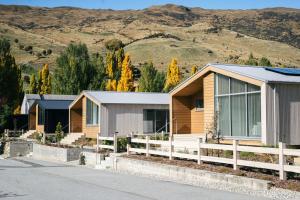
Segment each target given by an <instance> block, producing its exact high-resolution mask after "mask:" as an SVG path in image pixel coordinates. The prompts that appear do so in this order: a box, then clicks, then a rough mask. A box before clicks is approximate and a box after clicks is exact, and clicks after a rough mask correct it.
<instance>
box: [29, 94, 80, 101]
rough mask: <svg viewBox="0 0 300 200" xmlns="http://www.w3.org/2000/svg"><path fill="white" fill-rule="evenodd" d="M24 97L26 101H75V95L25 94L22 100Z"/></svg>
mask: <svg viewBox="0 0 300 200" xmlns="http://www.w3.org/2000/svg"><path fill="white" fill-rule="evenodd" d="M25 97H26V99H27V100H30V99H32V100H41V99H44V100H68V101H71V100H72V101H73V100H74V99H76V97H77V95H60V94H43V95H39V94H25V96H24V98H25Z"/></svg>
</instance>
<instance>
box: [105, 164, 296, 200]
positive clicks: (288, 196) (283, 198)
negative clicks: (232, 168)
mask: <svg viewBox="0 0 300 200" xmlns="http://www.w3.org/2000/svg"><path fill="white" fill-rule="evenodd" d="M108 170H109V171H111V172H115V173H121V174H131V175H135V176H142V177H147V178H152V179H156V180H161V181H172V182H176V183H180V184H187V185H193V186H197V187H202V188H208V189H215V190H223V191H228V192H235V193H240V194H247V195H250V196H258V197H266V198H270V199H275V200H300V193H299V192H296V191H291V190H286V189H281V188H275V187H272V188H270V189H269V190H251V189H249V188H245V187H239V186H236V185H230V184H225V183H220V182H213V181H207V180H203V181H201V182H197V181H195V182H187V181H185V180H182V181H178V180H175V179H170V178H166V177H161V176H154V175H149V174H140V173H133V172H130V171H115V170H112V169H108Z"/></svg>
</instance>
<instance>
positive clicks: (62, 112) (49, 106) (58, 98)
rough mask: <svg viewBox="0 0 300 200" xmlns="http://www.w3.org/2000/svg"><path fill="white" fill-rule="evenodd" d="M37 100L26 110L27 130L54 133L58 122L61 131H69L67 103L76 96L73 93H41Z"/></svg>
mask: <svg viewBox="0 0 300 200" xmlns="http://www.w3.org/2000/svg"><path fill="white" fill-rule="evenodd" d="M40 97H41V98H40V99H39V100H35V102H34V103H33V104H32V105H31V107H30V108H29V110H28V118H29V120H28V127H29V130H36V131H37V132H42V133H54V132H55V129H56V125H57V124H58V122H60V123H61V124H62V127H63V131H64V132H65V133H67V132H68V131H69V128H68V124H69V105H70V104H71V103H72V101H73V100H74V99H75V98H76V96H75V95H41V96H40Z"/></svg>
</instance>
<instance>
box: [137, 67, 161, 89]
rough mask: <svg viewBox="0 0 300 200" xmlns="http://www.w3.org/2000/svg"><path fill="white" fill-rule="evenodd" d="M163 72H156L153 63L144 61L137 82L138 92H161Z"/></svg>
mask: <svg viewBox="0 0 300 200" xmlns="http://www.w3.org/2000/svg"><path fill="white" fill-rule="evenodd" d="M164 81H165V74H164V73H163V72H158V71H157V70H156V69H155V68H154V66H153V63H145V64H144V65H143V67H142V69H141V77H140V79H139V82H138V85H139V86H138V91H139V92H161V91H162V90H163V87H164Z"/></svg>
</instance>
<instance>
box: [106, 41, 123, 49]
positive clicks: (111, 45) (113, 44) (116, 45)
mask: <svg viewBox="0 0 300 200" xmlns="http://www.w3.org/2000/svg"><path fill="white" fill-rule="evenodd" d="M105 47H106V49H108V50H111V51H117V50H118V49H120V48H122V47H124V44H123V42H122V41H121V40H118V39H112V40H109V41H107V42H105Z"/></svg>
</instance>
